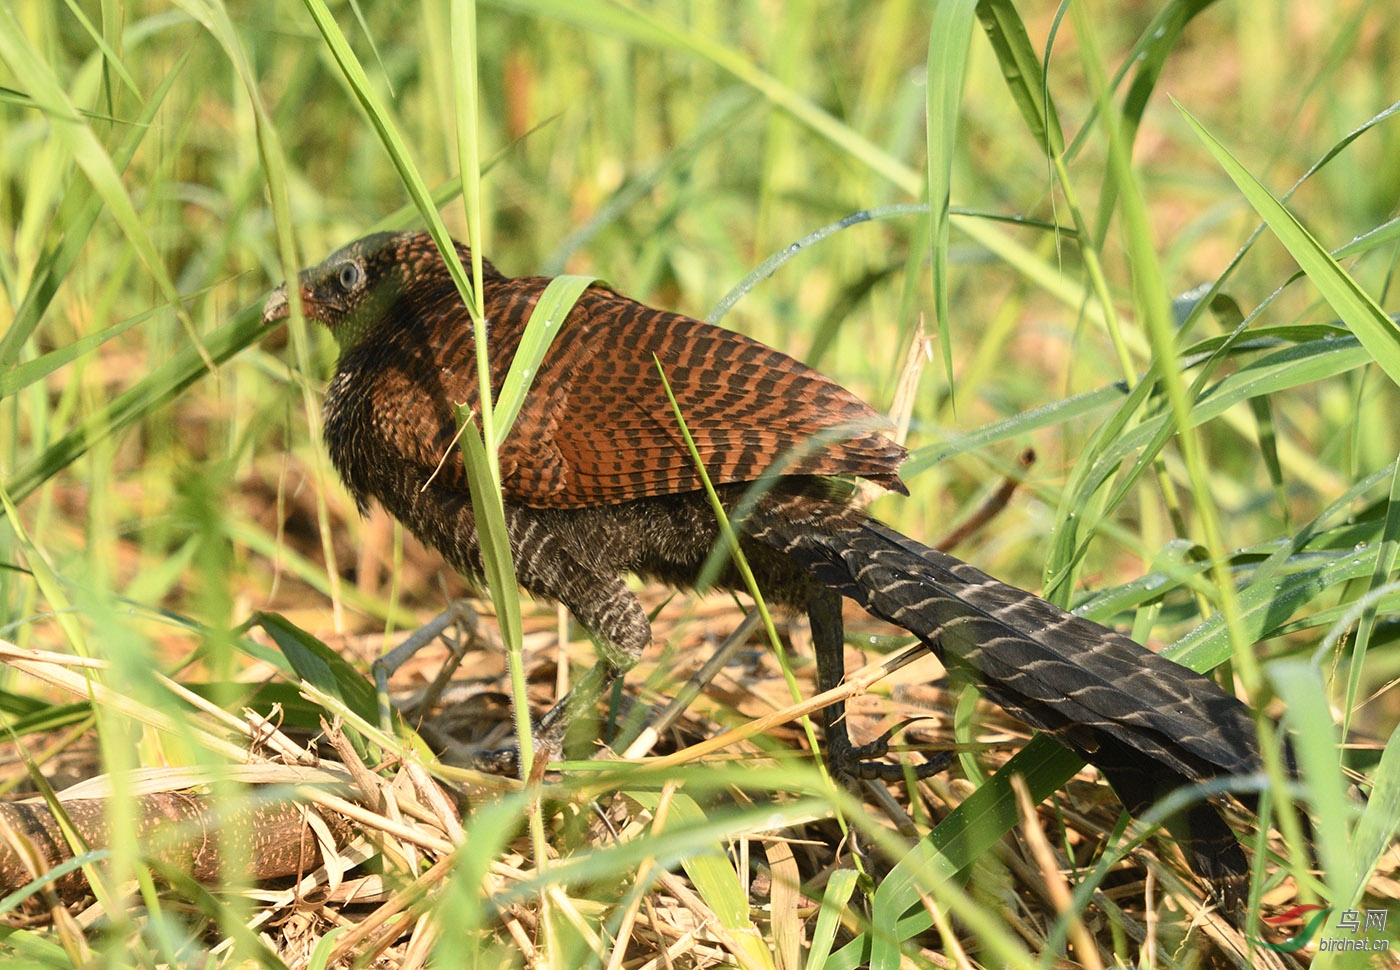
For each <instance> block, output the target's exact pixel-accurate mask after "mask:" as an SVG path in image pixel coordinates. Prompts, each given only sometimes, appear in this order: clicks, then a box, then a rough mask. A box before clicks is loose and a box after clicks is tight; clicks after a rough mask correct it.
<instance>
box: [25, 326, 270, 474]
mask: <svg viewBox="0 0 1400 970" xmlns="http://www.w3.org/2000/svg"><path fill="white" fill-rule="evenodd" d="M271 329H273V328H272V327H268V326H266V325H265V324H263V322H262V308H261V307H248V308H246V309H244V310H243V311H241V312H240V313H239V314H238V315H237V316H235V317H234V318H233V319H232V320H230V321H229V322H228V323H227V324H225V325H224V326H222V327H220V328H219V329H218V330H216V331H214V332H213V333H212V334H209V335H208V336H206V337H205V340H204V346H203V348H202V349H203V350H204V351H206V352H207V354H208V356H207V358H206V357H205V356H204V355H203V354H201V353H200V350H201V348H197V347H195V346H193V345H187V346H185V347H182V348H180V349H179V350H178V351H176V353H175V355H174V356H173V357H171V358H170V359H169V360H167V361H166V362H165V363H163V364H161V365H159V366H158V367H156V369H155V370H153V371H151V373H150V374H148V375H146V376H145V377H144V378H142V379H141V380H140V381H139V382H138V383H137V384H136V385H135V386H134V387H132V388H130V389H129V390H126V391H123V392H122V393H121V394H119V395H118V396H117V397H116V398H115V399H113V400H112V402H111V403H110V404H108V405H107V406H106V407H104V408H102V409H101V410H99V411H96V412H94V413H93V414H90V415H88V416H87V417H86V418H84V419H83V420H82V421H80V422H79V423H78V426H77V427H76V428H74V429H73V430H72V431H69V432H68V433H67V434H65V435H64V436H63V437H62V438H60V439H59V440H58V441H56V442H54V444H52V445H50V446H49V447H48V448H46V449H45V450H44V451H43V453H41V454H40V455H39V456H38V457H37V458H35V459H33V460H32V461H30V462H29V463H28V464H27V465H25V466H24V467H22V468H21V469H20V470H19V471H18V472H16V473H15V475H14V477H13V478H11V479H10V480H9V481H8V482H6V483H5V489H6V491H7V492H8V493H9V495H10V497H11V498H12V499H13V500H14V501H15V502H22V501H24V499H25V498H26V497H28V496H29V495H30V493H32V492H33V491H34V490H35V489H36V488H38V487H39V486H40V485H42V484H43V483H44V482H46V481H48V480H49V479H50V478H52V477H53V476H54V475H55V474H57V473H58V472H59V471H61V470H62V469H64V468H67V467H68V466H69V465H71V464H72V463H73V462H74V461H76V460H77V459H78V458H79V457H81V456H82V455H84V454H86V453H87V450H88V449H89V448H91V447H92V445H93V444H94V443H95V442H97V441H100V440H103V439H105V438H107V437H110V436H113V435H115V434H116V433H117V432H119V431H121V430H123V429H124V428H127V427H129V426H130V425H132V424H134V423H136V422H137V421H140V420H141V419H142V418H145V417H147V416H148V415H150V414H152V413H154V412H155V411H157V410H159V409H160V408H162V407H164V406H165V405H166V404H168V403H169V402H170V401H171V400H173V399H174V398H175V397H176V396H177V395H179V394H180V393H181V392H182V391H184V390H185V389H186V388H188V387H189V386H190V385H191V384H193V383H194V382H195V381H197V380H199V379H200V378H201V377H206V376H208V374H209V368H208V367H207V366H206V364H205V361H206V360H209V361H212V362H213V363H214V364H215V365H216V366H217V365H219V364H223V363H225V362H226V361H228V360H229V359H230V358H232V357H233V356H234V355H235V354H237V353H239V352H240V351H242V350H244V349H245V348H247V347H249V346H251V345H252V344H255V343H257V342H258V340H260V339H261V338H262V336H263V335H264V334H266V333H268V332H269V331H270V330H271Z"/></svg>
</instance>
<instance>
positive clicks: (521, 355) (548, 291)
mask: <svg viewBox="0 0 1400 970" xmlns="http://www.w3.org/2000/svg"><path fill="white" fill-rule="evenodd" d="M596 282H598V280H597V278H596V277H593V276H556V277H555V278H554V279H552V280H550V281H549V283H548V285H546V286H545V288H544V292H543V293H541V294H540V298H539V300H538V301H537V302H536V303H535V308H534V309H533V310H531V311H530V319H529V320H527V321H526V322H525V330H524V332H522V333H521V335H520V344H519V346H518V347H517V348H516V351H515V356H514V357H513V358H512V359H511V362H510V370H508V371H507V372H506V379H505V382H504V383H503V384H502V385H501V396H500V399H499V400H498V401H497V402H496V437H495V439H494V440H493V441H492V442H491V447H492V448H499V447H500V446H501V444H502V443H503V442H504V441H505V440H506V438H507V436H509V435H510V429H511V427H512V426H513V425H514V424H515V419H516V417H517V416H518V415H519V414H520V408H521V406H523V405H524V403H525V395H526V394H528V393H529V392H530V387H531V385H532V384H533V383H534V380H535V375H536V374H538V373H539V372H540V363H541V362H542V361H543V360H544V356H545V354H547V353H549V348H550V346H551V345H552V344H553V343H554V338H555V337H557V336H559V331H560V330H561V329H562V328H563V326H564V321H565V320H567V319H568V317H569V313H570V311H572V310H573V308H574V305H575V304H576V303H577V302H578V298H579V297H581V296H583V291H584V290H586V289H588V288H589V287H590V286H592V285H593V284H594V283H596Z"/></svg>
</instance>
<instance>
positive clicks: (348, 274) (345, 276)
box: [338, 262, 365, 293]
mask: <svg viewBox="0 0 1400 970" xmlns="http://www.w3.org/2000/svg"><path fill="white" fill-rule="evenodd" d="M364 278H365V271H364V267H362V266H361V265H360V264H359V263H354V262H351V263H346V264H344V265H343V266H341V267H340V276H339V278H338V282H339V283H340V288H341V289H342V290H344V291H345V292H346V293H350V292H352V291H353V290H354V289H355V287H357V286H359V285H360V283H362V282H363V281H364Z"/></svg>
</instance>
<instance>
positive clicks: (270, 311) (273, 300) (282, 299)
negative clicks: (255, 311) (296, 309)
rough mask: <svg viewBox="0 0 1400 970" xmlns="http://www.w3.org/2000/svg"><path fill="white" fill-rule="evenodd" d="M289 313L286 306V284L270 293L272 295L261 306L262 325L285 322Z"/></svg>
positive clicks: (289, 309) (289, 310)
mask: <svg viewBox="0 0 1400 970" xmlns="http://www.w3.org/2000/svg"><path fill="white" fill-rule="evenodd" d="M291 312H292V310H291V307H290V306H288V305H287V284H286V283H283V284H282V285H281V286H279V287H277V289H275V290H273V291H272V295H271V296H269V297H268V298H267V302H266V303H264V304H263V315H262V319H263V323H264V324H269V323H276V322H277V321H279V320H285V319H287V317H288V316H289V315H290V314H291Z"/></svg>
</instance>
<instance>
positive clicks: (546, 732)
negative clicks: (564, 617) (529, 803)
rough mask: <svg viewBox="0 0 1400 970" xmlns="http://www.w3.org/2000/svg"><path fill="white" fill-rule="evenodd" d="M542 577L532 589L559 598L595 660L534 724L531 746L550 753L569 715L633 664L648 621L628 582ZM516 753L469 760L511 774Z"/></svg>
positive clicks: (511, 750)
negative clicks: (588, 640)
mask: <svg viewBox="0 0 1400 970" xmlns="http://www.w3.org/2000/svg"><path fill="white" fill-rule="evenodd" d="M546 582H547V578H536V580H535V582H533V583H532V584H531V590H532V591H533V592H535V593H537V594H538V595H543V596H550V597H551V598H554V599H558V600H559V601H560V602H561V603H563V604H564V605H565V606H567V607H568V608H569V611H570V612H571V613H573V615H574V619H576V620H578V621H579V623H580V624H582V625H583V627H584V628H585V629H587V630H588V631H589V632H590V633H592V634H593V638H594V643H595V644H597V647H598V652H599V657H598V662H597V663H596V664H594V665H593V667H591V668H590V669H589V670H588V672H587V673H585V674H584V675H583V676H582V677H580V678H579V679H578V681H577V682H576V683H575V684H574V686H573V687H572V688H571V689H570V690H569V691H568V693H566V694H565V695H564V696H563V697H561V698H559V700H557V701H555V702H554V706H553V707H551V708H550V709H549V710H548V711H546V712H545V714H544V716H543V717H541V718H540V719H539V721H538V722H536V724H535V728H534V731H533V737H534V741H535V747H536V750H538V751H540V752H541V753H546V754H554V753H557V752H558V751H560V750H561V749H562V747H563V741H564V735H565V734H566V733H567V732H568V728H569V724H570V723H571V722H572V721H573V719H574V716H575V715H576V714H577V713H578V712H579V711H583V710H587V709H588V708H589V707H591V706H592V705H593V704H594V703H596V702H597V700H598V698H599V697H601V696H602V695H603V693H604V692H605V691H606V690H607V689H608V688H609V687H611V686H612V685H613V683H614V682H615V681H617V680H618V678H620V677H622V676H623V675H624V674H626V673H627V671H629V670H631V669H632V668H633V667H634V666H636V664H637V661H638V660H639V659H640V658H641V656H642V651H643V650H644V649H646V646H647V644H649V643H651V624H650V622H648V620H647V615H646V611H645V610H644V609H643V608H642V604H641V602H640V601H638V599H637V597H636V596H634V595H633V594H632V591H631V590H629V589H628V588H627V584H626V583H624V582H623V581H622V579H621V578H619V577H613V578H610V579H606V578H600V577H597V576H591V577H583V579H582V581H579V582H569V583H560V584H559V588H557V589H551V588H549V587H548V586H547V585H546ZM519 754H520V753H519V751H518V750H516V749H514V748H505V749H498V750H492V751H483V752H481V753H480V754H479V755H478V756H477V757H475V758H474V759H473V763H474V766H475V767H478V768H480V769H481V770H484V771H496V772H504V773H513V772H514V770H515V767H516V766H518V764H519Z"/></svg>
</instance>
